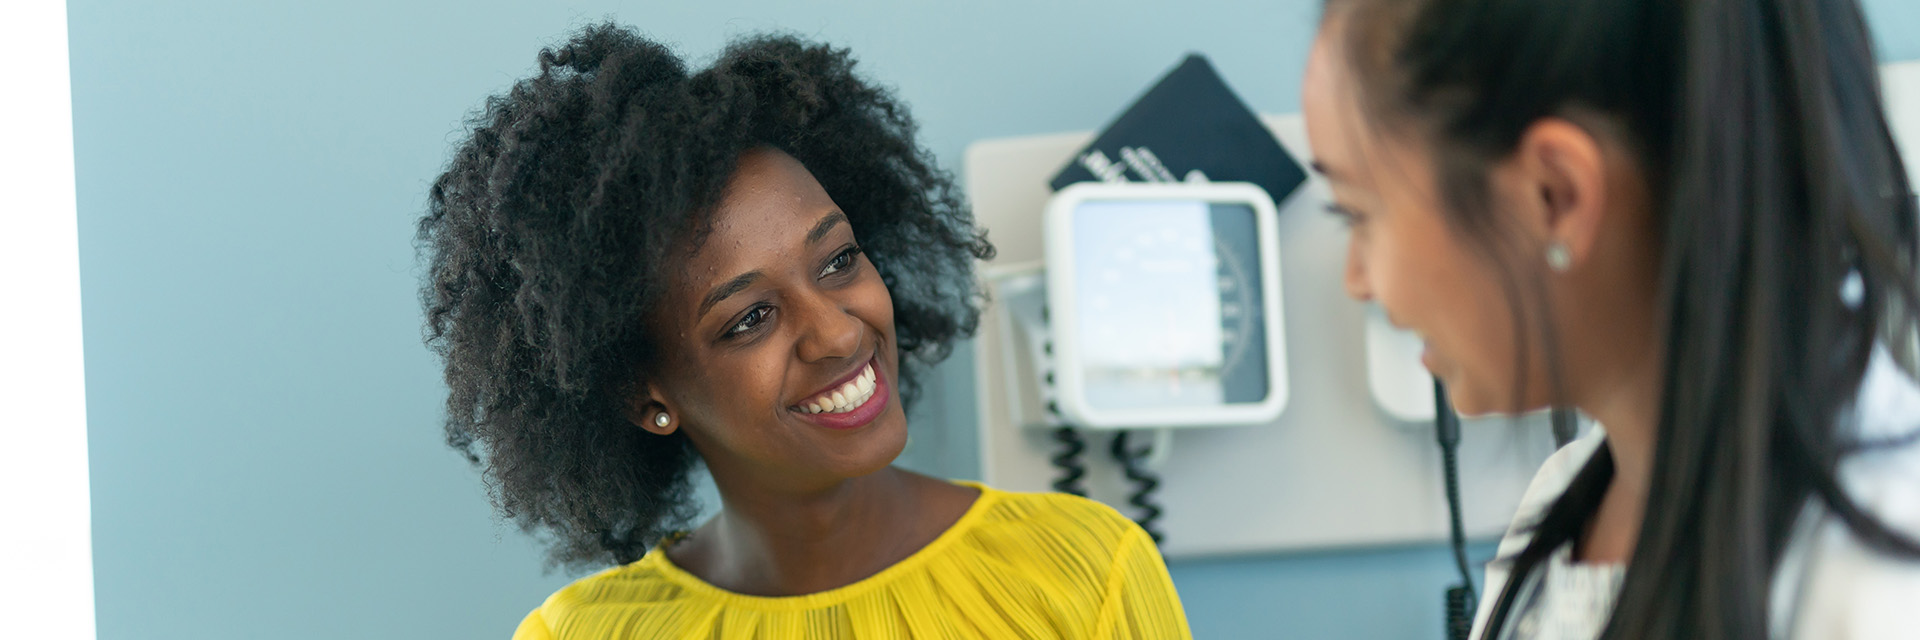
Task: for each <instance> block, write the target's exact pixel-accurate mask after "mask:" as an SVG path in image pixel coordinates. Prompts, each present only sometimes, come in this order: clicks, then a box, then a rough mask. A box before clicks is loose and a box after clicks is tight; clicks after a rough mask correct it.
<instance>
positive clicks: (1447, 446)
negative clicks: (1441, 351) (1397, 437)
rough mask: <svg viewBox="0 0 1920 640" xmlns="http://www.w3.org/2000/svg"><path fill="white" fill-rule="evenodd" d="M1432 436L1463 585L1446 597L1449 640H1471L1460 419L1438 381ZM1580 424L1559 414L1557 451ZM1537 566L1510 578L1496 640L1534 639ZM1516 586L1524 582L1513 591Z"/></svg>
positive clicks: (1499, 604)
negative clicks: (1437, 450)
mask: <svg viewBox="0 0 1920 640" xmlns="http://www.w3.org/2000/svg"><path fill="white" fill-rule="evenodd" d="M1433 409H1434V411H1433V431H1434V439H1435V440H1436V441H1437V442H1438V443H1439V445H1440V456H1441V462H1442V468H1443V473H1445V475H1446V490H1447V511H1448V514H1449V516H1450V518H1451V520H1452V523H1451V524H1452V527H1451V538H1452V543H1453V560H1454V564H1455V566H1456V567H1457V568H1458V569H1459V570H1460V582H1458V583H1456V584H1454V585H1453V586H1450V587H1447V592H1446V612H1447V621H1446V624H1447V626H1446V636H1447V638H1448V639H1449V640H1467V638H1468V636H1469V635H1471V634H1472V633H1473V615H1474V612H1475V611H1476V610H1477V609H1478V608H1479V606H1478V602H1479V594H1477V593H1475V592H1474V590H1473V578H1472V575H1471V572H1470V570H1469V569H1468V568H1467V546H1466V544H1467V536H1466V528H1465V526H1464V525H1463V523H1462V518H1461V507H1460V464H1459V451H1460V414H1458V413H1456V412H1454V410H1453V404H1452V403H1450V402H1448V401H1447V388H1446V386H1445V385H1444V384H1442V383H1441V382H1440V379H1439V378H1434V379H1433ZM1577 427H1578V424H1576V422H1575V419H1574V415H1573V413H1572V412H1571V411H1565V410H1561V409H1555V410H1554V411H1553V439H1554V443H1555V446H1556V448H1557V447H1564V446H1566V445H1567V443H1568V442H1570V441H1572V440H1573V436H1574V432H1575V431H1576V428H1577ZM1535 568H1537V567H1536V566H1528V567H1526V570H1525V572H1524V574H1523V575H1514V576H1508V578H1507V582H1508V585H1509V586H1508V588H1506V589H1503V590H1502V593H1501V594H1500V599H1499V600H1497V601H1496V602H1495V605H1494V610H1493V611H1492V612H1490V613H1491V615H1489V616H1488V618H1487V628H1488V629H1490V630H1494V631H1495V638H1496V639H1497V640H1509V639H1511V638H1515V637H1516V636H1515V635H1514V634H1515V633H1522V634H1524V635H1527V636H1531V635H1533V633H1532V630H1531V629H1529V628H1528V627H1531V626H1532V625H1531V624H1529V619H1528V618H1527V614H1528V612H1530V611H1532V610H1533V607H1534V605H1535V604H1536V603H1537V602H1538V600H1539V595H1540V590H1541V587H1542V585H1543V583H1542V582H1541V579H1540V576H1541V574H1540V572H1539V571H1535V570H1534V569H1535ZM1514 580H1521V581H1522V582H1521V583H1520V584H1519V586H1518V587H1517V588H1516V587H1513V586H1512V584H1513V581H1514ZM1516 613H1518V615H1519V617H1520V620H1521V621H1522V622H1521V624H1520V625H1518V626H1517V627H1516V626H1509V625H1508V624H1507V622H1508V621H1509V620H1511V619H1513V618H1514V616H1515V614H1516Z"/></svg>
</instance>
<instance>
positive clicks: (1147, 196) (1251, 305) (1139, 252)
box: [1045, 182, 1287, 429]
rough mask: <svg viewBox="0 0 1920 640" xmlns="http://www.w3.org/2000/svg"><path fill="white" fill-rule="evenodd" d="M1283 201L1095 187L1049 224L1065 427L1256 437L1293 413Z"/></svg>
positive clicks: (1063, 199) (1073, 192) (1053, 327)
mask: <svg viewBox="0 0 1920 640" xmlns="http://www.w3.org/2000/svg"><path fill="white" fill-rule="evenodd" d="M1277 225H1278V216H1277V214H1276V211H1275V208H1274V204H1273V199H1272V198H1270V197H1269V196H1268V195H1267V193H1266V191H1265V190H1263V189H1261V188H1260V187H1258V186H1256V185H1253V184H1248V183H1225V182H1222V183H1153V184H1143V183H1082V184H1076V185H1073V186H1070V187H1068V188H1066V189H1063V190H1061V191H1060V192H1059V193H1057V194H1055V195H1054V197H1053V199H1052V200H1051V201H1050V202H1049V203H1048V205H1047V209H1046V218H1045V242H1046V247H1045V248H1046V302H1047V307H1048V311H1049V313H1048V314H1047V315H1048V316H1049V318H1048V320H1047V322H1046V324H1047V325H1048V327H1047V333H1048V334H1050V335H1049V337H1050V339H1051V343H1052V349H1053V353H1052V357H1050V358H1047V360H1048V361H1050V364H1051V366H1052V368H1053V373H1054V380H1055V384H1056V385H1057V388H1056V390H1055V391H1056V395H1055V403H1056V405H1057V411H1058V412H1059V414H1060V417H1061V418H1062V419H1063V421H1064V422H1065V423H1066V424H1070V425H1072V426H1075V427H1082V428H1089V429H1138V428H1168V427H1200V426H1234V425H1254V424H1266V423H1270V422H1273V421H1274V420H1275V419H1276V418H1278V417H1279V416H1280V413H1281V412H1282V411H1283V410H1284V409H1285V408H1286V405H1287V367H1286V362H1287V359H1286V340H1285V333H1284V331H1283V325H1282V322H1281V318H1282V317H1283V316H1282V310H1281V289H1280V243H1279V240H1278V233H1277V229H1276V227H1277Z"/></svg>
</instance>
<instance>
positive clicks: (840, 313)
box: [797, 296, 866, 362]
mask: <svg viewBox="0 0 1920 640" xmlns="http://www.w3.org/2000/svg"><path fill="white" fill-rule="evenodd" d="M799 307H800V308H799V309H798V310H799V311H800V312H801V313H800V315H802V316H803V317H802V318H800V320H801V322H802V323H803V326H804V327H805V329H804V330H803V331H804V333H803V334H802V335H801V337H800V343H799V344H798V345H797V349H798V350H799V355H800V358H801V359H802V360H805V361H808V362H817V361H820V360H827V359H832V358H849V357H853V356H855V355H858V354H859V352H860V338H861V336H862V335H863V334H864V333H865V332H866V329H865V327H864V326H863V324H862V323H861V321H860V318H858V317H856V316H854V315H853V313H851V312H849V311H848V310H847V308H846V307H845V306H844V305H841V304H840V302H839V301H838V300H835V299H833V298H832V297H831V296H810V297H809V300H807V301H806V302H805V303H803V304H801V305H799Z"/></svg>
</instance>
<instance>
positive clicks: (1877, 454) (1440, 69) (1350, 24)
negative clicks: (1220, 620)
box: [1302, 0, 1920, 640]
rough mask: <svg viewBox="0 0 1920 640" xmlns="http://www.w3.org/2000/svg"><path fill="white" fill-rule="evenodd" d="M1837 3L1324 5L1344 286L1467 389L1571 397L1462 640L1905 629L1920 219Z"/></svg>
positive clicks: (1915, 449) (1915, 575)
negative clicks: (1576, 418) (1579, 432)
mask: <svg viewBox="0 0 1920 640" xmlns="http://www.w3.org/2000/svg"><path fill="white" fill-rule="evenodd" d="M1877 78H1878V74H1877V73H1876V66H1875V61H1874V54H1873V41H1872V39H1871V38H1870V37H1869V36H1868V33H1867V28H1866V20H1865V18H1864V16H1863V15H1862V14H1861V11H1860V7H1859V4H1858V3H1857V2H1855V1H1854V0H1686V1H1677V0H1555V1H1543V0H1330V1H1329V2H1327V3H1326V11H1325V17H1324V19H1323V22H1322V24H1321V27H1320V30H1319V36H1318V38H1317V40H1316V42H1315V44H1314V49H1313V53H1312V56H1311V60H1310V62H1309V64H1308V70H1307V75H1306V80H1305V85H1304V91H1303V96H1302V103H1303V106H1304V112H1305V116H1306V121H1307V128H1308V131H1309V137H1310V138H1311V140H1312V146H1313V152H1314V155H1315V156H1316V157H1317V163H1316V164H1317V167H1318V169H1319V170H1320V172H1321V173H1322V174H1323V175H1325V176H1327V178H1328V180H1329V182H1330V184H1331V186H1332V188H1333V192H1334V197H1335V201H1336V203H1337V205H1336V207H1335V210H1336V213H1338V214H1339V215H1341V216H1342V217H1343V218H1344V219H1345V220H1347V221H1348V222H1349V223H1350V225H1351V230H1352V234H1351V242H1350V245H1349V249H1348V262H1347V267H1346V273H1345V278H1346V284H1347V288H1348V290H1349V292H1350V293H1351V294H1352V295H1353V296H1354V297H1356V298H1360V299H1363V300H1370V301H1373V302H1376V303H1378V304H1379V305H1380V306H1381V307H1382V308H1383V309H1384V310H1385V311H1386V313H1387V315H1388V316H1389V317H1390V318H1391V319H1392V320H1393V321H1394V323H1395V324H1398V325H1400V326H1401V327H1404V328H1406V329H1409V330H1412V331H1416V332H1418V333H1420V335H1421V337H1422V338H1423V339H1424V340H1425V341H1426V343H1427V355H1426V357H1425V361H1426V365H1427V367H1428V368H1429V369H1430V370H1431V371H1432V372H1433V373H1434V375H1435V376H1436V377H1438V378H1439V379H1441V380H1443V381H1444V382H1445V383H1446V386H1447V391H1448V394H1449V398H1450V400H1451V401H1452V402H1453V403H1454V404H1455V405H1456V406H1458V407H1459V408H1460V409H1461V411H1462V412H1463V413H1483V414H1484V413H1508V414H1512V413H1519V412H1524V411H1531V410H1536V409H1541V408H1546V407H1549V406H1556V407H1569V408H1574V409H1578V410H1579V411H1581V412H1583V413H1585V414H1586V415H1588V416H1590V417H1592V418H1593V419H1594V420H1595V421H1597V422H1598V423H1599V425H1600V428H1599V429H1596V430H1594V432H1593V433H1592V435H1590V436H1587V437H1584V438H1581V439H1579V440H1576V441H1575V442H1574V443H1572V444H1570V445H1568V446H1567V447H1565V448H1563V449H1562V450H1561V451H1560V452H1559V453H1557V454H1555V455H1554V457H1553V458H1551V459H1549V460H1548V461H1547V463H1546V465H1545V466H1543V467H1542V469H1541V470H1540V472H1539V474H1538V476H1536V478H1535V480H1534V483H1533V486H1532V488H1530V489H1529V490H1528V493H1527V497H1526V498H1524V499H1523V501H1522V505H1521V508H1520V513H1519V514H1518V515H1517V516H1516V517H1515V519H1514V526H1513V528H1512V529H1511V531H1510V533H1509V534H1508V536H1507V538H1506V539H1505V540H1503V541H1502V544H1501V546H1500V550H1499V554H1498V557H1497V558H1496V559H1495V561H1494V563H1493V564H1491V565H1489V568H1488V572H1487V586H1486V591H1485V593H1484V597H1483V598H1482V600H1481V607H1480V614H1479V619H1478V622H1477V624H1476V625H1475V629H1476V630H1475V631H1474V635H1475V637H1479V638H1576V639H1582V640H1584V639H1590V638H1596V637H1598V638H1609V639H1613V638H1634V639H1650V640H1679V639H1713V638H1765V637H1775V638H1788V637H1792V638H1820V639H1827V638H1896V637H1897V638H1912V637H1915V635H1916V629H1920V606H1917V605H1920V543H1917V542H1916V540H1920V383H1916V382H1915V365H1916V356H1920V350H1916V344H1915V340H1916V336H1920V325H1917V324H1916V318H1920V291H1916V286H1920V285H1917V284H1916V280H1915V275H1916V273H1915V262H1916V258H1917V257H1920V256H1917V254H1920V242H1917V238H1916V225H1917V224H1920V219H1917V216H1920V211H1916V207H1915V201H1914V196H1913V190H1912V185H1910V184H1909V183H1908V173H1907V170H1906V168H1905V166H1904V165H1903V163H1902V161H1901V158H1900V156H1899V153H1898V152H1897V151H1896V149H1895V147H1894V144H1893V140H1892V138H1891V135H1890V133H1889V130H1888V125H1887V120H1886V117H1885V116H1884V114H1882V113H1881V107H1880V105H1881V95H1880V90H1879V86H1878V81H1877Z"/></svg>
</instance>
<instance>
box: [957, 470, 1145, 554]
mask: <svg viewBox="0 0 1920 640" xmlns="http://www.w3.org/2000/svg"><path fill="white" fill-rule="evenodd" d="M969 486H974V487H976V488H979V489H980V491H981V498H982V499H983V500H990V503H989V504H987V505H986V508H985V509H984V510H983V511H982V513H981V514H980V515H981V517H980V519H979V521H978V522H975V523H973V527H972V529H971V530H970V531H968V532H967V533H968V534H969V536H971V537H985V538H991V539H993V540H995V541H996V542H998V543H1012V542H1017V541H1027V542H1044V543H1047V544H1049V545H1051V546H1055V547H1056V548H1060V549H1064V550H1071V551H1074V552H1078V553H1080V554H1084V555H1091V556H1102V557H1111V556H1112V555H1114V554H1115V553H1116V552H1117V550H1118V549H1119V548H1120V547H1121V546H1122V545H1125V544H1131V543H1133V542H1134V541H1135V540H1136V539H1146V538H1147V534H1146V531H1145V530H1143V529H1141V528H1140V525H1138V524H1135V523H1134V522H1133V521H1132V520H1130V519H1128V518H1127V517H1126V516H1124V515H1121V514H1120V512H1118V511H1115V510H1114V509H1113V507H1110V506H1107V505H1105V504H1102V503H1100V502H1097V501H1094V500H1090V499H1088V498H1085V497H1081V496H1076V495H1072V494H1066V493H1026V492H1015V491H1001V490H998V489H993V488H990V487H987V486H985V485H979V484H970V485H969Z"/></svg>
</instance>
